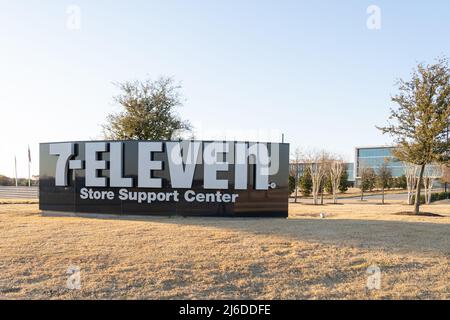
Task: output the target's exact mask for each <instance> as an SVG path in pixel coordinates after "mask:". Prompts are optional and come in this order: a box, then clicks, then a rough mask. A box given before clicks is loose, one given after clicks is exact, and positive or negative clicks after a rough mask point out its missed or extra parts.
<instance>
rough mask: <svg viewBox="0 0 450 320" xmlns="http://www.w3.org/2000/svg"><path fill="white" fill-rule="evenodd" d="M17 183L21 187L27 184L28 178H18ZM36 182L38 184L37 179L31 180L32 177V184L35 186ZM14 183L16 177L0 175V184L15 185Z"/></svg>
mask: <svg viewBox="0 0 450 320" xmlns="http://www.w3.org/2000/svg"><path fill="white" fill-rule="evenodd" d="M17 184H18V185H19V186H22V187H25V186H28V179H24V178H19V179H17ZM38 184H39V180H33V179H32V180H31V185H32V186H37V185H38ZM15 185H16V179H14V178H9V177H7V176H3V175H0V186H15Z"/></svg>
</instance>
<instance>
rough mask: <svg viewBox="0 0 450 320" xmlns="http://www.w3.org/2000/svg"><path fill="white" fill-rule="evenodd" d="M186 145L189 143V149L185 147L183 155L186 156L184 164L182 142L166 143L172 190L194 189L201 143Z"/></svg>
mask: <svg viewBox="0 0 450 320" xmlns="http://www.w3.org/2000/svg"><path fill="white" fill-rule="evenodd" d="M183 143H184V142H183ZM186 143H188V144H187V147H186V146H184V148H183V153H184V155H185V157H184V158H185V159H186V160H185V162H184V164H183V156H182V155H181V150H182V148H181V142H167V143H166V147H167V157H168V160H169V172H170V181H171V183H172V188H185V189H189V188H191V187H192V181H193V179H194V172H195V166H196V164H197V159H198V155H199V152H200V146H201V143H200V142H188V141H186ZM186 149H187V152H186ZM183 167H184V168H183Z"/></svg>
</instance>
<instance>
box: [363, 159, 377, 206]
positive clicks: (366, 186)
mask: <svg viewBox="0 0 450 320" xmlns="http://www.w3.org/2000/svg"><path fill="white" fill-rule="evenodd" d="M359 175H360V178H361V181H360V185H359V188H360V189H361V201H363V200H364V191H367V190H372V189H373V188H374V186H375V182H376V178H377V175H376V173H375V170H373V168H371V167H361V168H360V173H359Z"/></svg>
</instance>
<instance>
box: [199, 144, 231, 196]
mask: <svg viewBox="0 0 450 320" xmlns="http://www.w3.org/2000/svg"><path fill="white" fill-rule="evenodd" d="M228 151H229V144H228V143H224V142H211V143H210V144H208V145H207V146H206V147H205V151H204V154H203V158H204V166H205V170H204V179H205V181H204V187H205V189H227V188H228V180H219V179H217V171H226V170H228V162H222V161H218V159H217V156H218V155H219V153H227V152H228Z"/></svg>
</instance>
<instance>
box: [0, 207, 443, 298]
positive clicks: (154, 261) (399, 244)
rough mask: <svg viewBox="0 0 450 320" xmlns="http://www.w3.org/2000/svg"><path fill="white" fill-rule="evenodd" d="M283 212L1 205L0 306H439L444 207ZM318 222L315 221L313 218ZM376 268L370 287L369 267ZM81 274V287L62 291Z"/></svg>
mask: <svg viewBox="0 0 450 320" xmlns="http://www.w3.org/2000/svg"><path fill="white" fill-rule="evenodd" d="M405 208H406V206H404V205H402V204H401V203H400V202H399V203H391V204H389V205H385V206H381V205H378V204H371V203H365V204H361V203H359V202H357V201H354V202H349V203H347V204H345V205H326V206H320V207H315V206H311V205H295V204H291V207H290V219H214V218H208V219H205V218H181V217H176V218H156V217H153V218H144V219H132V218H127V219H124V218H122V219H105V218H102V219H94V218H80V217H47V216H42V215H41V214H40V213H39V211H38V208H37V205H36V204H3V205H0V270H1V273H0V298H6V299H16V298H20V299H46V298H50V299H73V298H86V299H98V298H101V299H121V298H125V299H179V298H187V299H225V298H231V299H234V298H236V299H394V298H401V299H415V298H418V299H449V298H450V272H449V271H450V270H449V263H450V205H449V204H447V203H441V204H434V205H431V206H429V207H424V211H428V212H434V213H440V214H442V215H443V217H410V216H399V215H395V214H394V213H395V212H399V211H404V209H405ZM320 213H324V214H325V215H324V216H325V218H320ZM374 264H375V265H377V266H378V267H379V268H380V269H381V288H380V289H379V290H368V289H367V288H366V282H367V277H368V274H367V273H366V271H367V268H368V267H369V266H371V265H374ZM70 266H76V267H79V268H80V270H81V289H80V290H69V289H67V287H66V281H67V277H68V275H67V269H68V268H69V267H70Z"/></svg>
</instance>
